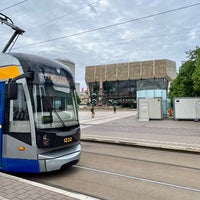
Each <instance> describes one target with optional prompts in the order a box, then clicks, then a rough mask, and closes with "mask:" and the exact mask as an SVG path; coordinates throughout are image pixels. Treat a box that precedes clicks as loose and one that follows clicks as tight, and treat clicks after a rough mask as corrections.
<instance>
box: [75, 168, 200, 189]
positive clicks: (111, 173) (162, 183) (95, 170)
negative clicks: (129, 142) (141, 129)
mask: <svg viewBox="0 0 200 200" xmlns="http://www.w3.org/2000/svg"><path fill="white" fill-rule="evenodd" d="M73 167H76V168H80V169H84V170H89V171H93V172H98V173H104V174H109V175H112V176H119V177H123V178H129V179H134V180H137V181H143V182H148V183H153V184H157V185H164V186H167V187H173V188H178V189H183V190H189V191H193V192H200V189H194V188H190V187H185V186H181V185H176V184H171V183H166V182H161V181H154V180H151V179H146V178H140V177H136V176H129V175H125V174H118V173H114V172H109V171H104V170H100V169H94V168H90V167H83V166H79V165H75V166H73Z"/></svg>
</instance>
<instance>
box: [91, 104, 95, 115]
mask: <svg viewBox="0 0 200 200" xmlns="http://www.w3.org/2000/svg"><path fill="white" fill-rule="evenodd" d="M91 116H92V118H94V116H95V112H94V106H93V105H92V108H91Z"/></svg>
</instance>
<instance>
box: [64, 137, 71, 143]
mask: <svg viewBox="0 0 200 200" xmlns="http://www.w3.org/2000/svg"><path fill="white" fill-rule="evenodd" d="M72 141H73V139H72V137H66V138H64V143H70V142H72Z"/></svg>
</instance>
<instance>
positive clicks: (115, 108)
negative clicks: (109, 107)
mask: <svg viewBox="0 0 200 200" xmlns="http://www.w3.org/2000/svg"><path fill="white" fill-rule="evenodd" d="M113 111H114V113H116V111H117V107H116V105H114V106H113Z"/></svg>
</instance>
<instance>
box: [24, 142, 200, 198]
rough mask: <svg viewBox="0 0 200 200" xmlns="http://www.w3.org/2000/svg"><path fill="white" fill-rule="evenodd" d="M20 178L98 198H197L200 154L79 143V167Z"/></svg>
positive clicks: (199, 189)
mask: <svg viewBox="0 0 200 200" xmlns="http://www.w3.org/2000/svg"><path fill="white" fill-rule="evenodd" d="M21 176H22V177H23V178H27V179H31V180H32V181H37V182H40V183H44V184H48V185H52V186H55V187H58V188H62V189H63V188H64V189H66V190H71V191H75V192H79V193H83V194H87V195H89V196H94V197H97V198H99V199H112V200H113V199H114V200H118V199H119V200H121V199H126V200H128V199H130V200H137V199H138V200H147V199H148V200H151V199H152V200H162V199H163V200H172V199H176V200H199V199H200V181H199V177H200V159H199V154H191V153H183V152H175V151H162V150H155V149H148V148H137V147H129V146H120V145H111V144H100V143H91V142H82V157H81V161H80V162H79V164H78V165H76V166H73V167H71V168H64V169H63V170H61V171H57V172H53V173H44V174H39V175H27V174H26V175H21Z"/></svg>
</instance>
